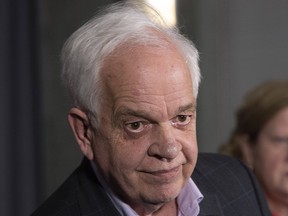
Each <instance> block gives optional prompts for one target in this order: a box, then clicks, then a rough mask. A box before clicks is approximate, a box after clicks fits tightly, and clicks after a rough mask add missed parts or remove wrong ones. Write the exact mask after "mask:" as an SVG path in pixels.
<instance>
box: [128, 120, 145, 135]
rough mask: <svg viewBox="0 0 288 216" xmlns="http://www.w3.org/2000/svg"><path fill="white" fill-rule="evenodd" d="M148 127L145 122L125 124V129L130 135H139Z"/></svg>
mask: <svg viewBox="0 0 288 216" xmlns="http://www.w3.org/2000/svg"><path fill="white" fill-rule="evenodd" d="M147 127H148V124H147V123H145V122H141V121H138V122H129V123H125V129H126V130H127V131H129V132H132V133H140V132H142V131H143V130H145V129H146V128H147Z"/></svg>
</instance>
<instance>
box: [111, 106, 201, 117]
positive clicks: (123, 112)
mask: <svg viewBox="0 0 288 216" xmlns="http://www.w3.org/2000/svg"><path fill="white" fill-rule="evenodd" d="M187 110H191V111H192V112H195V111H196V104H195V103H189V104H187V105H184V106H180V107H179V108H178V113H181V112H185V111H187ZM121 116H135V117H140V118H144V119H147V120H149V121H151V122H154V121H153V120H152V118H151V117H149V116H150V115H149V113H148V112H146V111H142V110H133V109H131V108H128V107H126V106H122V107H120V108H119V109H117V110H116V111H115V112H113V122H117V121H118V120H119V119H121Z"/></svg>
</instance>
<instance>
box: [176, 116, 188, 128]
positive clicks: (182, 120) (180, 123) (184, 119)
mask: <svg viewBox="0 0 288 216" xmlns="http://www.w3.org/2000/svg"><path fill="white" fill-rule="evenodd" d="M191 118H192V115H177V116H176V117H175V118H173V119H171V122H172V124H173V125H175V126H176V127H184V126H186V125H188V124H189V123H190V122H191Z"/></svg>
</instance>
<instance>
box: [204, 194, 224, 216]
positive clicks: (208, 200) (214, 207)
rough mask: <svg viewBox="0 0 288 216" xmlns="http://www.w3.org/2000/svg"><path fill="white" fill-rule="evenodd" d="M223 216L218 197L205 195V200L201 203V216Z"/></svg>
mask: <svg viewBox="0 0 288 216" xmlns="http://www.w3.org/2000/svg"><path fill="white" fill-rule="evenodd" d="M220 215H223V214H222V213H221V210H220V208H219V205H218V199H217V196H216V195H208V194H205V195H204V199H203V200H202V201H201V202H200V213H199V216H220Z"/></svg>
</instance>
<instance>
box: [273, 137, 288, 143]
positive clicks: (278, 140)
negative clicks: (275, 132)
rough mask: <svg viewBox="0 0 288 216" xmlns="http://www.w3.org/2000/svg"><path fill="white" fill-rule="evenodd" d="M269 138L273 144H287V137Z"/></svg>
mask: <svg viewBox="0 0 288 216" xmlns="http://www.w3.org/2000/svg"><path fill="white" fill-rule="evenodd" d="M270 140H271V141H272V142H273V143H275V144H288V137H284V136H283V137H282V136H272V137H270Z"/></svg>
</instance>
